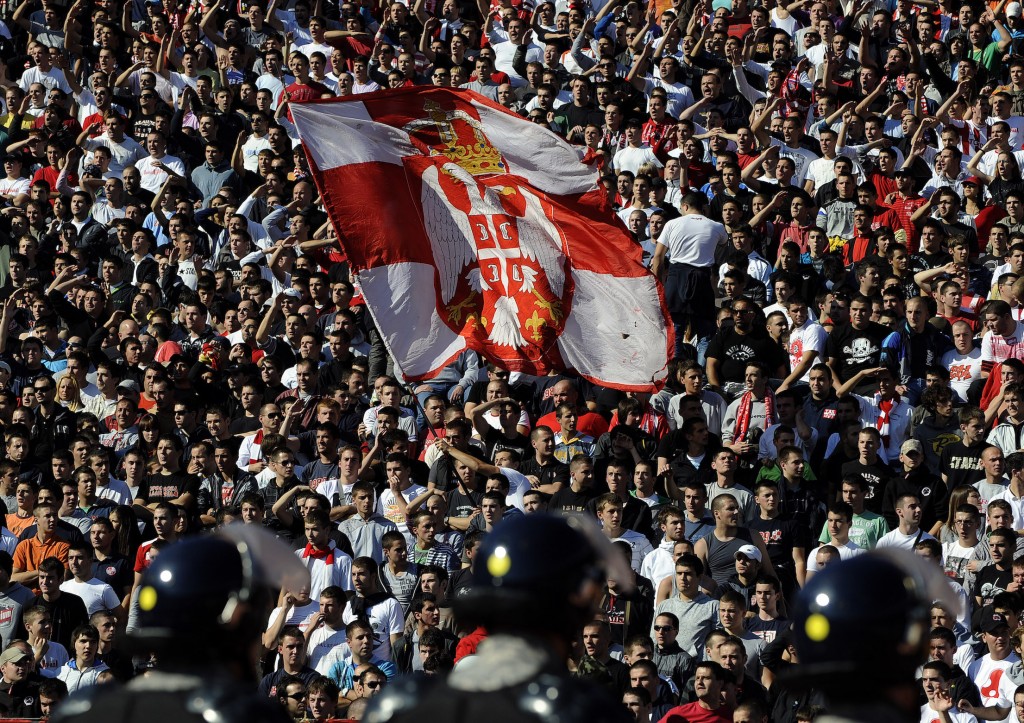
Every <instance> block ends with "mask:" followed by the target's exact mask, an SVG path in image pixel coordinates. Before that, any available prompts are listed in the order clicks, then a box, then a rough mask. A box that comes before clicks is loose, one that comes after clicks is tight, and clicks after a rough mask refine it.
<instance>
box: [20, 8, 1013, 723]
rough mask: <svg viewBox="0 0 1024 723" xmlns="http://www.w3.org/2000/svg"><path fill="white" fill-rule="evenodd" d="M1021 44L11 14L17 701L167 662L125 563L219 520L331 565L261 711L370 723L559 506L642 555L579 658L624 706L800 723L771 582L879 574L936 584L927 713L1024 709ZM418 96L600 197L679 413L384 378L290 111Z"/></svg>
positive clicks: (451, 638)
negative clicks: (550, 155) (140, 622)
mask: <svg viewBox="0 0 1024 723" xmlns="http://www.w3.org/2000/svg"><path fill="white" fill-rule="evenodd" d="M1022 44H1024V19H1022V8H1021V4H1020V3H1019V2H1009V3H1007V2H1006V0H1001V1H1000V2H998V3H988V4H986V3H983V2H967V1H966V0H962V4H961V3H958V2H953V1H952V0H939V1H938V2H937V1H936V0H920V2H916V3H914V2H910V1H909V0H895V1H893V2H882V1H881V0H875V1H871V0H856V1H853V2H845V0H828V1H827V2H820V1H818V0H796V1H795V2H792V3H790V4H780V3H777V2H767V3H766V4H756V5H754V4H751V3H750V2H748V0H707V1H706V2H705V1H703V0H698V1H697V2H691V0H676V1H673V2H661V3H652V4H651V5H650V6H649V7H644V6H643V5H641V4H638V3H637V2H635V1H631V2H625V3H624V2H621V1H620V0H610V1H609V2H605V3H602V2H600V0H593V1H592V2H565V1H564V0H558V2H541V3H538V4H536V5H534V4H532V3H531V2H530V1H529V0H525V1H524V2H520V0H515V1H510V0H500V2H497V3H496V4H493V5H488V4H487V3H486V2H483V1H482V0H481V2H480V3H479V5H473V4H472V3H466V2H460V1H459V0H443V2H438V1H437V0H416V1H415V2H414V3H412V4H411V5H407V4H404V3H403V2H398V1H396V2H393V3H391V4H389V5H378V4H375V3H373V2H368V1H365V0H361V1H360V2H341V3H336V2H334V0H327V1H326V2H325V1H324V0H316V2H310V0H272V2H270V4H269V5H264V4H262V3H261V2H254V3H251V4H241V3H239V4H237V5H235V4H231V5H228V4H226V3H224V2H222V0H217V1H216V2H213V3H212V4H210V3H195V4H188V3H184V2H181V0H164V2H163V3H161V2H153V1H152V0H149V1H145V2H144V1H142V0H132V2H126V3H120V4H119V3H114V2H111V0H92V1H88V0H75V1H74V2H73V3H71V4H70V5H68V4H67V3H66V2H59V1H55V2H53V3H44V4H39V3H36V2H35V1H34V0H26V1H25V2H23V3H21V4H15V3H12V2H8V3H5V4H4V10H3V11H0V59H2V64H0V86H3V89H4V90H3V101H4V102H3V115H2V116H0V145H2V146H3V149H4V151H3V173H2V174H0V175H2V176H3V177H2V178H0V301H2V302H3V310H2V316H0V424H2V429H3V450H4V452H3V459H2V461H0V500H2V502H0V504H3V505H4V506H5V507H6V510H4V511H3V513H4V515H5V516H3V517H0V520H3V523H4V524H3V528H2V530H0V637H2V652H0V715H2V716H8V717H38V716H45V715H48V714H49V712H50V710H51V709H52V706H54V705H56V704H58V703H59V702H60V701H61V700H62V699H63V698H64V697H65V696H66V695H68V693H69V692H75V691H77V690H80V689H83V688H87V687H89V686H93V685H98V684H103V683H107V682H110V684H113V685H116V684H119V683H123V682H125V681H127V680H129V679H131V678H132V677H134V676H138V675H145V674H146V670H147V669H148V667H149V666H150V665H151V664H153V661H152V660H149V659H141V658H139V657H137V656H136V657H133V656H132V655H130V654H128V653H127V652H126V651H125V650H124V649H123V648H122V646H121V645H120V643H119V640H120V639H119V637H118V635H117V634H118V633H119V632H120V631H124V630H127V631H128V632H131V631H132V630H133V628H134V627H135V624H136V617H137V615H138V611H139V605H140V600H139V598H140V594H139V593H140V589H139V588H140V586H139V581H140V578H141V574H142V572H143V571H144V570H145V569H146V567H147V565H148V564H149V563H150V562H151V561H152V560H153V559H154V557H155V556H157V555H158V554H159V552H160V550H161V549H162V548H164V547H166V546H167V545H170V544H173V543H174V542H175V541H176V540H178V539H179V538H180V537H182V536H183V535H194V534H202V533H204V531H208V530H211V529H214V528H216V527H217V526H219V525H223V524H225V523H228V522H232V521H241V522H243V523H246V524H261V525H265V526H267V527H268V528H269V529H271V530H272V531H273V532H274V533H275V534H276V535H278V536H279V537H280V538H282V539H284V540H286V541H288V542H289V543H291V544H293V545H294V547H295V550H296V554H297V555H299V557H300V558H301V560H302V561H303V563H304V564H305V565H306V566H307V568H308V569H309V570H310V573H311V584H310V586H309V587H308V588H304V589H296V590H288V589H286V590H282V591H281V594H280V599H279V604H278V607H277V609H276V610H275V611H274V613H273V615H272V616H271V617H270V619H269V620H268V621H267V626H266V629H265V631H264V633H263V636H262V640H261V641H260V642H261V643H262V646H263V651H264V653H265V656H264V664H263V674H264V677H263V680H262V682H261V683H260V686H259V694H260V695H264V696H270V697H275V698H277V699H278V700H280V702H281V704H282V705H283V706H285V707H286V708H287V710H288V712H289V713H290V714H291V715H292V716H293V717H295V718H303V717H311V718H313V719H316V720H325V719H329V718H333V717H351V718H358V717H360V716H361V714H362V710H363V708H365V705H366V702H367V700H368V699H369V698H371V697H372V696H373V695H375V694H376V693H377V692H379V691H380V690H381V687H382V686H384V685H387V684H388V683H389V681H393V680H394V679H395V678H396V677H398V676H402V675H420V674H422V675H439V674H444V672H445V671H447V670H449V669H451V667H452V666H453V665H455V664H462V660H463V659H464V658H469V657H470V656H472V655H473V652H474V650H475V648H476V645H477V644H479V643H480V641H481V640H482V639H484V638H485V637H486V635H487V631H486V630H483V629H480V628H477V629H470V628H468V626H467V625H466V624H465V621H460V620H459V619H458V618H457V616H456V615H455V614H454V613H453V611H452V608H451V605H450V603H451V600H453V599H454V598H456V597H457V596H459V595H460V594H461V593H464V592H465V591H466V590H467V589H469V587H470V586H471V584H472V582H471V571H472V569H473V565H474V552H475V550H476V549H477V547H478V546H479V544H480V542H481V540H482V539H483V538H484V536H485V535H487V534H488V533H489V531H490V530H491V529H492V527H493V526H494V525H495V524H497V523H498V522H499V521H500V520H502V519H503V518H505V517H509V516H513V515H520V514H536V513H538V512H543V511H545V510H550V511H561V512H564V513H568V514H572V515H583V516H590V517H593V518H595V519H596V520H597V521H598V522H599V524H600V527H601V530H602V531H603V533H604V534H605V535H606V536H607V537H608V538H609V539H610V540H613V541H614V543H615V545H616V546H617V547H618V548H621V549H620V552H621V554H623V555H624V556H626V558H628V561H629V563H630V566H631V569H632V574H633V576H634V577H635V580H634V582H635V585H626V581H621V580H607V581H606V582H605V584H604V588H603V594H602V596H601V598H600V600H599V608H600V614H599V616H598V617H597V618H596V619H595V620H594V621H593V622H592V623H590V624H588V625H586V626H585V627H584V629H583V630H582V631H581V637H580V639H579V641H578V645H577V647H576V648H575V649H574V651H573V653H572V655H571V659H570V660H569V661H568V664H569V665H570V667H571V669H572V670H573V671H574V673H575V674H576V675H578V676H581V677H586V678H589V679H591V680H593V681H594V682H595V683H597V684H599V685H603V686H606V687H607V688H608V689H609V690H610V691H611V692H612V693H613V694H614V695H615V696H616V697H618V698H621V700H622V702H623V704H624V705H625V706H627V707H628V708H629V710H630V711H631V712H632V713H633V714H634V715H635V716H636V719H637V720H638V721H649V720H653V721H659V720H666V721H683V720H685V721H689V722H690V723H715V722H718V721H721V722H723V723H724V722H725V721H734V722H735V723H767V721H773V722H774V723H793V722H794V721H797V720H800V721H809V720H812V719H813V718H814V717H815V716H816V715H818V714H819V713H820V712H821V711H822V710H824V709H825V707H826V706H827V701H826V700H824V699H823V698H822V697H821V696H819V695H817V694H815V693H814V692H813V691H812V692H804V693H797V692H794V691H792V690H790V689H788V688H786V687H784V686H782V685H780V684H779V682H778V680H777V679H776V676H778V675H779V674H780V673H782V672H784V671H787V670H792V669H793V666H796V665H799V661H798V660H797V658H796V654H795V651H794V649H793V648H792V646H791V645H790V637H789V633H788V631H789V622H788V620H787V611H788V609H789V608H790V607H791V605H792V603H793V601H794V597H795V596H796V595H797V593H798V591H799V589H800V587H801V586H802V585H803V584H804V583H805V582H806V581H807V580H808V579H809V577H811V576H813V575H814V574H815V573H816V572H817V571H819V570H821V569H822V568H823V567H825V566H828V565H833V564H840V563H841V561H842V560H845V559H849V558H850V557H854V556H857V555H860V554H862V553H864V552H865V551H867V550H870V549H872V548H876V547H902V548H906V549H911V550H913V551H914V552H916V553H917V554H919V555H921V556H923V557H925V558H927V559H928V560H930V561H931V562H933V563H934V564H935V565H940V566H942V568H943V570H944V571H945V573H946V574H947V576H948V577H949V579H950V584H951V585H952V586H953V587H954V590H955V592H956V593H957V595H958V597H959V599H960V605H959V607H958V608H957V609H946V608H943V607H936V608H934V609H933V610H932V611H931V623H932V626H933V627H932V630H931V632H930V634H929V633H924V634H929V635H930V651H931V658H932V660H931V662H929V663H927V665H925V666H924V668H923V669H922V671H921V678H922V688H921V702H922V718H921V720H922V721H923V723H932V722H933V721H936V722H937V721H942V722H943V723H951V719H952V720H953V721H955V723H972V722H973V721H974V720H975V719H976V718H977V719H983V720H1012V721H1014V723H1020V721H1021V720H1024V688H1018V685H1019V684H1022V683H1024V673H1022V672H1021V664H1020V657H1019V655H1020V651H1021V641H1022V638H1024V628H1020V627H1019V623H1020V614H1021V611H1022V609H1024V597H1022V595H1024V591H1022V589H1021V588H1022V585H1024V561H1015V557H1016V556H1017V551H1018V550H1022V549H1024V548H1022V545H1024V451H1021V450H1022V448H1024V438H1022V434H1024V323H1022V321H1024V180H1022V175H1021V167H1022V164H1024V150H1022V147H1024V54H1020V53H1021V45H1022ZM414 85H437V86H458V87H463V88H468V89H472V90H474V91H476V92H478V93H480V94H482V95H484V96H486V97H488V98H490V99H492V100H494V101H495V102H497V103H499V104H501V105H502V106H504V107H506V108H508V109H509V110H510V111H512V112H515V113H518V114H519V115H521V116H522V117H523V118H525V119H528V120H529V121H532V122H534V123H537V124H540V125H543V126H545V127H547V128H549V129H550V130H551V131H552V132H553V133H554V134H557V135H559V136H561V137H563V138H565V139H566V140H567V141H568V142H569V143H571V144H574V145H576V146H578V147H579V151H580V157H581V158H583V159H585V160H586V161H587V162H592V163H594V164H595V165H596V167H598V168H599V169H600V182H601V183H602V184H603V186H604V188H606V189H607V193H608V198H609V202H610V204H611V205H612V206H613V208H614V213H615V214H616V215H617V216H618V218H619V219H620V220H621V222H622V224H623V225H624V227H625V228H627V229H628V231H629V233H630V234H631V235H632V237H633V238H634V239H635V241H636V243H637V244H638V245H639V246H640V247H641V248H642V253H643V259H644V263H646V264H648V265H649V266H650V268H651V270H652V271H653V272H654V273H655V274H657V275H658V276H659V277H661V278H662V279H663V280H664V282H665V288H666V298H667V302H668V307H669V309H670V311H671V315H672V322H673V324H674V326H675V331H676V341H677V346H676V354H675V358H674V359H673V360H672V362H671V363H670V365H669V369H668V372H669V375H668V376H669V378H668V383H667V385H666V387H665V388H664V389H663V390H662V391H661V392H659V393H658V394H625V393H622V392H618V391H616V390H612V389H607V388H601V387H598V386H596V385H594V384H591V383H588V382H586V381H584V380H580V379H576V378H572V377H570V376H565V375H552V376H547V377H533V376H529V375H524V374H511V375H510V374H509V373H508V372H506V371H503V370H501V369H499V368H496V367H494V366H493V365H487V364H485V363H484V361H482V360H481V359H480V358H478V357H477V355H476V354H475V353H473V352H466V353H464V354H463V355H461V356H460V357H459V358H458V359H456V360H455V362H453V363H452V364H451V365H449V366H448V367H446V368H445V369H444V370H443V371H442V372H441V373H440V374H439V375H438V376H437V377H436V378H434V379H432V380H430V381H427V382H423V383H419V384H414V385H404V384H402V383H400V382H399V381H397V380H396V378H395V369H394V364H393V362H392V360H390V359H389V357H388V354H387V351H386V349H385V347H384V345H383V343H382V341H381V336H380V334H379V333H378V330H377V329H376V328H374V325H373V321H372V318H371V317H370V315H369V314H368V313H367V312H366V309H365V306H364V305H363V302H362V300H361V298H360V296H359V290H358V286H354V285H353V277H352V276H351V274H350V269H349V267H348V265H347V263H346V259H345V255H344V252H343V250H342V246H341V245H340V244H339V242H338V239H337V232H338V231H343V226H344V222H343V221H341V222H340V223H341V226H340V227H339V228H338V229H335V228H334V226H333V225H332V224H331V223H330V222H329V221H328V219H327V216H326V214H325V212H324V209H323V206H322V204H321V203H320V199H319V198H318V194H317V190H316V187H315V185H314V183H313V182H312V179H311V176H310V171H309V167H308V165H307V161H306V157H305V155H304V152H303V150H302V147H301V145H300V144H299V141H298V137H297V134H296V131H295V127H294V125H293V124H292V122H291V118H290V113H289V110H288V107H289V103H290V102H300V101H306V100H311V99H318V98H324V97H331V96H349V95H354V94H361V93H368V92H373V91H377V90H380V89H387V88H400V87H407V86H414ZM404 222H405V221H404V220H402V219H395V223H396V232H400V225H401V224H402V223H404ZM424 303H430V300H426V301H424ZM550 552H551V554H552V555H557V554H558V553H559V551H558V550H551V551H550ZM629 587H633V588H635V591H632V592H631V591H628V588H629ZM143 602H144V601H143ZM157 662H158V661H157Z"/></svg>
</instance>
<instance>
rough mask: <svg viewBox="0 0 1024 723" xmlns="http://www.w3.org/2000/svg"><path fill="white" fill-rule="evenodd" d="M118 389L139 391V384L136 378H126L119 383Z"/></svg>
mask: <svg viewBox="0 0 1024 723" xmlns="http://www.w3.org/2000/svg"><path fill="white" fill-rule="evenodd" d="M117 388H118V389H123V390H125V391H126V392H135V393H136V394H138V393H139V384H138V382H136V381H135V380H134V379H125V380H124V381H123V382H121V383H120V384H118V385H117Z"/></svg>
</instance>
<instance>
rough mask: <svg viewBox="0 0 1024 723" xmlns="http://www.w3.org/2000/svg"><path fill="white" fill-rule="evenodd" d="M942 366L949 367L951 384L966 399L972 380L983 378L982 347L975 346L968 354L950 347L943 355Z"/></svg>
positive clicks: (961, 397)
mask: <svg viewBox="0 0 1024 723" xmlns="http://www.w3.org/2000/svg"><path fill="white" fill-rule="evenodd" d="M942 366H944V367H946V369H949V386H950V387H952V389H953V391H954V392H956V393H957V394H958V395H959V397H960V399H962V400H965V401H966V399H967V392H968V390H969V389H970V388H971V382H973V381H974V380H975V379H981V349H979V348H978V347H974V348H973V349H971V350H970V351H969V352H968V353H967V354H961V353H960V352H958V351H957V350H956V349H950V350H949V351H947V352H946V353H945V354H943V355H942Z"/></svg>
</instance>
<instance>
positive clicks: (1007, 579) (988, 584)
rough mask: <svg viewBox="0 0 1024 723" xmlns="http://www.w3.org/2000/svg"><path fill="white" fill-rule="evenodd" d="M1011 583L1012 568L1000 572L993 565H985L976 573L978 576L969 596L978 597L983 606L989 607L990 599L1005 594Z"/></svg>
mask: <svg viewBox="0 0 1024 723" xmlns="http://www.w3.org/2000/svg"><path fill="white" fill-rule="evenodd" d="M1011 582H1013V569H1012V568H1010V567H1007V568H1006V569H1005V570H1000V569H999V568H997V567H996V566H995V565H985V567H983V568H981V570H979V571H978V575H977V577H975V579H974V587H973V588H972V589H971V595H973V596H974V597H980V598H981V604H982V605H983V606H984V605H991V604H992V599H993V598H994V597H995V596H996V595H998V594H999V593H1001V592H1006V588H1007V587H1009V585H1010V583H1011Z"/></svg>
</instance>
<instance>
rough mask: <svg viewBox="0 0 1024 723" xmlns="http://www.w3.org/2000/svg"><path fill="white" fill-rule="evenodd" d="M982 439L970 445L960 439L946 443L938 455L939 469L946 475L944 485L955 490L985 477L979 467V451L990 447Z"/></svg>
mask: <svg viewBox="0 0 1024 723" xmlns="http://www.w3.org/2000/svg"><path fill="white" fill-rule="evenodd" d="M991 446H992V445H990V444H989V443H988V442H985V441H984V440H982V441H979V442H978V443H977V444H974V445H973V446H971V447H968V446H967V445H965V444H964V443H963V442H962V441H960V442H953V444H947V445H946V446H945V447H943V448H942V454H940V455H939V469H940V470H941V472H942V474H944V475H946V487H947V488H949V489H951V490H955V489H956V488H957V487H959V486H960V485H972V484H974V483H975V482H977V481H978V480H982V479H985V471H984V470H983V469H982V468H981V453H982V452H984V451H985V450H986V449H988V448H989V447H991Z"/></svg>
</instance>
